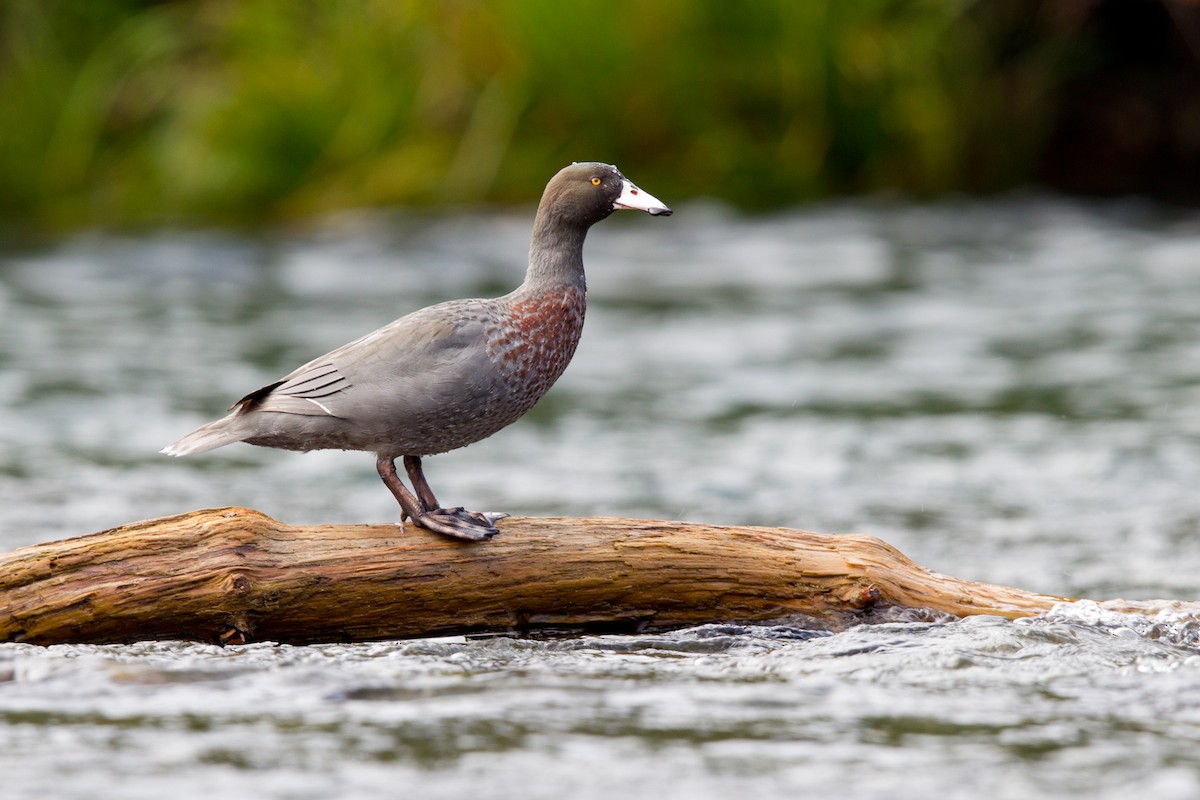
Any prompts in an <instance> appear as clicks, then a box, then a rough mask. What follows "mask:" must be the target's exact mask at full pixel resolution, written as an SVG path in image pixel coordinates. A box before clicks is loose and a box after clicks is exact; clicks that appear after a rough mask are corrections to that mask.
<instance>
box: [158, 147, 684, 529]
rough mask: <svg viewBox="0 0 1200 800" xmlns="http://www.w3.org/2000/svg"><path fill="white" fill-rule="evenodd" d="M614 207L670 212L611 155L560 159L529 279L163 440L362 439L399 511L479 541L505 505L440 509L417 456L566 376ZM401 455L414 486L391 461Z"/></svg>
mask: <svg viewBox="0 0 1200 800" xmlns="http://www.w3.org/2000/svg"><path fill="white" fill-rule="evenodd" d="M618 209H635V210H640V211H645V212H647V213H649V214H651V215H654V216H665V215H668V214H670V213H671V209H669V208H667V207H666V206H665V205H663V203H661V202H660V201H659V200H657V199H656V198H655V197H653V196H652V195H650V194H647V193H646V192H644V191H642V190H640V189H639V188H638V187H636V186H634V185H633V184H632V183H631V182H630V181H629V180H628V179H626V178H625V176H624V175H622V174H621V173H620V171H619V170H618V169H617V168H616V167H614V166H610V165H608V164H600V163H577V164H572V165H571V166H569V167H566V168H564V169H562V170H561V171H559V173H558V174H557V175H555V176H554V177H553V178H552V179H551V180H550V183H549V184H547V186H546V190H545V192H544V193H543V194H542V200H541V203H540V204H539V205H538V210H537V217H536V218H535V219H534V223H533V237H532V242H531V244H530V248H529V268H528V270H527V272H526V274H525V281H524V282H523V283H522V284H521V285H520V286H519V287H518V288H517V289H516V290H515V291H513V292H511V293H510V294H507V295H504V296H503V297H497V298H494V299H489V300H452V301H449V302H445V303H439V304H437V305H433V306H429V307H428V308H423V309H421V310H419V311H414V312H413V313H411V314H408V315H406V316H403V317H401V318H400V319H398V320H396V321H395V322H392V323H391V324H389V325H385V326H384V327H382V328H380V329H379V330H377V331H375V332H373V333H369V334H367V335H366V336H364V337H362V338H361V339H358V340H356V341H353V342H351V343H350V344H347V345H345V346H343V347H339V348H338V349H336V350H334V351H332V352H330V353H328V354H326V355H323V356H321V357H320V358H317V359H314V360H312V361H310V362H308V363H307V364H305V365H304V366H302V367H300V368H299V369H297V370H296V371H295V372H292V373H291V374H289V375H287V376H285V377H284V378H282V379H281V380H278V381H276V382H275V383H272V384H269V385H267V386H264V387H262V388H261V389H258V390H256V391H253V392H251V393H250V394H248V395H246V396H245V397H243V398H242V399H241V400H239V401H237V402H236V403H234V404H233V406H231V407H230V412H231V413H230V414H229V415H228V416H225V417H223V418H221V419H219V420H216V421H215V422H210V423H208V424H207V425H204V426H201V427H200V428H197V429H196V430H195V431H192V432H191V433H189V434H188V435H187V436H184V437H183V438H182V439H180V440H179V441H177V442H175V443H174V444H171V445H168V446H167V447H165V448H163V451H162V452H164V453H166V454H168V455H172V456H186V455H193V454H195V453H203V452H206V451H208V450H213V449H215V448H217V447H223V446H224V445H227V444H230V443H232V442H246V443H248V444H253V445H259V446H262V447H278V448H283V449H285V450H302V451H307V450H323V449H339V450H365V451H367V452H371V453H374V454H375V455H376V469H377V470H378V472H379V476H380V477H381V478H382V479H383V482H384V484H385V485H386V486H387V487H388V489H390V490H391V492H392V494H393V495H394V496H395V498H396V500H397V501H398V502H399V503H400V509H401V524H403V521H404V519H405V518H408V519H411V520H412V521H413V522H414V523H416V524H417V525H420V526H422V527H424V528H427V529H428V530H431V531H434V532H436V533H439V534H442V535H445V536H448V537H451V538H454V539H460V540H464V541H484V540H487V539H489V538H491V537H492V536H493V535H494V534H496V533H497V532H498V531H497V529H496V527H495V523H496V521H497V520H499V519H502V518H503V517H505V516H508V515H507V514H500V513H489V514H485V513H480V512H477V511H467V510H466V509H464V508H462V507H457V508H443V507H442V506H441V505H440V504H439V503H438V501H437V498H436V497H435V496H434V494H433V491H432V490H431V489H430V488H429V483H428V481H426V479H425V474H424V471H423V469H422V465H421V457H422V456H427V455H433V454H435V453H444V452H446V451H448V450H455V449H457V448H459V447H465V446H466V445H469V444H471V443H472V442H477V441H479V440H480V439H484V438H486V437H488V436H491V435H492V434H493V433H496V432H497V431H499V430H500V429H501V428H504V427H505V426H507V425H509V424H511V423H512V422H514V421H516V420H517V419H518V418H520V417H521V416H522V415H523V414H525V412H527V411H529V409H530V408H532V407H533V405H534V403H536V402H537V401H538V400H539V399H540V398H541V397H542V395H544V394H545V393H546V391H547V390H548V389H549V388H550V386H551V385H553V383H554V382H555V381H556V380H557V379H558V377H559V376H560V375H562V373H563V370H565V369H566V367H567V364H568V363H569V362H570V360H571V357H572V356H573V355H574V353H575V347H576V345H577V344H578V343H579V336H580V333H581V331H582V330H583V316H584V310H585V308H586V305H587V303H586V280H585V278H584V272H583V241H584V238H585V237H586V236H587V232H588V229H589V228H590V227H591V226H592V225H594V224H596V223H597V222H599V221H600V220H602V219H604V218H605V217H607V216H608V215H609V214H611V213H613V212H614V211H616V210H618ZM397 458H401V459H403V463H404V468H405V472H407V474H408V478H409V481H410V482H411V483H412V490H411V491H410V490H409V489H408V488H407V487H406V486H405V485H404V483H403V481H402V480H401V479H400V477H399V475H398V474H397V472H396V463H395V462H396V459H397Z"/></svg>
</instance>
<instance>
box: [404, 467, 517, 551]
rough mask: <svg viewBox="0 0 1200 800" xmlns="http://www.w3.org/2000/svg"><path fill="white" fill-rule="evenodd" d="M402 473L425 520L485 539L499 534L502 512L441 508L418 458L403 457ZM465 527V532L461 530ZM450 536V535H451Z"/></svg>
mask: <svg viewBox="0 0 1200 800" xmlns="http://www.w3.org/2000/svg"><path fill="white" fill-rule="evenodd" d="M404 471H405V472H407V473H408V479H409V480H410V481H412V485H413V490H414V491H416V493H417V499H418V500H419V501H420V503H421V508H422V515H423V517H425V518H430V517H433V518H435V519H436V521H437V522H439V523H442V524H446V525H449V526H452V527H455V528H456V529H457V530H460V531H464V532H468V533H475V532H479V531H482V532H483V533H485V534H486V535H487V537H489V538H490V537H492V536H495V535H496V534H497V533H499V532H500V531H499V529H497V528H496V522H497V520H502V519H504V518H505V517H507V516H508V514H505V513H503V512H496V511H492V512H487V513H483V512H480V511H467V510H466V509H465V508H463V507H462V506H457V507H455V508H442V507H441V505H439V504H438V501H437V497H435V496H434V494H433V489H431V488H429V481H427V480H426V479H425V470H424V468H422V466H421V457H420V456H405V457H404ZM413 521H414V522H416V523H417V524H418V525H425V526H426V527H430V529H431V530H436V531H438V532H439V533H442V532H444V531H442V530H441V529H440V528H433V527H431V526H429V525H427V524H426V522H425V521H424V520H419V519H416V518H415V517H414V518H413ZM463 526H466V527H465V530H464V528H463ZM451 535H452V534H451Z"/></svg>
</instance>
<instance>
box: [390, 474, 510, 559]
mask: <svg viewBox="0 0 1200 800" xmlns="http://www.w3.org/2000/svg"><path fill="white" fill-rule="evenodd" d="M404 467H406V469H407V470H408V471H409V476H413V475H414V473H415V476H416V477H415V479H413V488H415V489H416V495H414V494H413V493H412V492H409V491H408V487H406V486H404V483H403V482H402V481H401V480H400V475H397V474H396V462H395V459H392V458H388V457H385V456H380V457H378V458H377V459H376V470H377V471H378V473H379V477H382V479H383V482H384V486H386V487H388V488H389V489H390V491H391V494H392V497H395V498H396V501H397V503H400V507H401V511H402V512H403V515H404V516H407V517H409V518H410V519H412V521H413V522H414V523H416V524H418V525H420V527H421V528H425V529H427V530H432V531H433V533H437V534H442V535H443V536H449V537H451V539H458V540H462V541H467V542H482V541H486V540H488V539H491V537H492V536H494V535H496V534H498V533H500V531H499V530H497V529H496V528H494V527H493V525H492V523H493V522H494V521H496V519H502V518H503V517H504V516H508V515H502V516H496V517H494V518H490V517H488V516H487V515H476V513H474V512H469V511H463V510H462V509H451V510H445V509H439V507H437V500H436V499H434V498H433V493H432V492H431V491H430V486H428V483H427V482H426V481H425V475H424V474H421V469H420V459H416V464H415V468H414V467H410V465H409V464H408V459H407V458H406V463H404ZM426 499H432V500H433V507H428V506H427V505H426V504H425V500H426Z"/></svg>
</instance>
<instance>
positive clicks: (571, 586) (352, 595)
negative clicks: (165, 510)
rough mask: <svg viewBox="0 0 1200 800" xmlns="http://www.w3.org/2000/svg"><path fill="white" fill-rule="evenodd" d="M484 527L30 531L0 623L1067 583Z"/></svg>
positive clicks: (154, 525)
mask: <svg viewBox="0 0 1200 800" xmlns="http://www.w3.org/2000/svg"><path fill="white" fill-rule="evenodd" d="M500 527H501V529H502V530H501V535H500V536H498V537H496V538H495V539H494V540H492V541H490V542H486V543H483V544H475V545H465V544H461V543H457V542H453V541H450V540H447V539H443V538H441V537H438V536H435V535H433V534H430V533H428V532H426V531H423V530H421V529H419V528H415V527H412V526H408V527H406V528H405V529H404V530H401V529H400V528H398V527H397V526H396V525H320V526H291V525H285V524H283V523H280V522H277V521H275V520H273V519H271V518H270V517H267V516H265V515H263V514H261V513H259V512H257V511H252V510H249V509H244V508H224V509H211V510H203V511H194V512H191V513H188V514H182V515H179V516H174V517H163V518H160V519H153V520H148V521H145V522H137V523H132V524H129V525H124V526H122V527H119V528H114V529H112V530H108V531H103V532H101V533H95V534H91V535H89V536H82V537H78V538H74V539H67V540H63V541H57V542H48V543H45V544H39V545H34V546H31V547H26V548H22V549H20V550H16V551H14V552H11V553H7V554H3V555H0V641H19V642H30V643H38V644H55V643H66V642H74V643H84V642H91V643H102V642H132V641H138V640H149V639H190V640H198V641H218V640H219V641H245V640H249V639H254V640H259V641H263V640H269V641H279V642H290V643H311V642H328V641H366V640H371V639H390V638H403V637H413V636H432V635H441V634H450V633H468V632H480V631H503V630H514V629H516V630H530V629H537V628H548V627H549V628H588V627H596V626H601V627H604V628H608V629H625V628H635V627H640V626H647V625H648V626H654V627H671V626H681V625H689V624H698V623H703V622H714V621H763V620H771V619H780V618H783V617H787V616H791V615H797V614H803V615H813V616H819V617H823V616H832V615H839V614H862V613H863V612H864V611H865V610H868V609H877V608H880V607H890V606H907V607H912V608H926V609H933V610H937V611H942V612H947V613H950V614H953V615H956V616H966V615H971V614H994V615H1000V616H1003V617H1008V618H1015V617H1020V616H1028V615H1032V614H1037V613H1042V612H1045V611H1048V610H1049V609H1050V608H1051V607H1052V606H1053V605H1054V604H1055V603H1058V602H1061V601H1063V600H1065V599H1066V598H1062V597H1055V596H1052V595H1044V594H1036V593H1033V592H1026V591H1022V590H1020V589H1012V588H1007V587H1003V586H993V585H988V584H982V583H974V582H971V581H965V580H960V579H958V578H952V577H948V576H945V575H939V574H937V573H934V572H931V571H929V570H927V569H925V568H924V567H921V566H919V565H917V564H915V563H913V562H912V561H910V560H909V559H908V558H906V557H905V556H904V555H903V554H901V553H900V552H899V551H897V550H896V549H895V548H893V547H891V546H890V545H887V544H886V543H884V542H882V541H880V540H879V539H876V538H873V537H870V536H857V535H838V536H833V535H826V534H816V533H809V532H806V531H799V530H789V529H783V528H751V527H722V526H714V525H698V524H692V523H684V522H660V521H648V520H633V519H612V518H595V519H591V518H589V519H573V518H511V519H506V520H504V521H503V522H501V523H500Z"/></svg>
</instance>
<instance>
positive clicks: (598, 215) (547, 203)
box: [538, 162, 671, 229]
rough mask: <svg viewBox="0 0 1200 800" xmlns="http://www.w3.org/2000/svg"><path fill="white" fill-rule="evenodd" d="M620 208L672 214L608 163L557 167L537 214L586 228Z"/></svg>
mask: <svg viewBox="0 0 1200 800" xmlns="http://www.w3.org/2000/svg"><path fill="white" fill-rule="evenodd" d="M622 208H628V209H634V210H637V211H645V212H646V213H647V214H651V215H653V216H666V215H668V214H670V213H671V209H669V208H667V207H666V206H665V205H663V203H662V202H660V201H659V200H658V199H657V198H656V197H654V196H653V195H651V194H649V193H647V192H643V191H642V190H641V189H639V188H638V187H636V186H634V185H633V184H632V183H630V182H629V179H627V178H626V177H625V176H624V175H622V174H621V171H620V170H618V169H617V168H616V167H614V166H612V165H611V164H601V163H598V162H581V163H576V164H572V165H571V166H569V167H565V168H563V169H561V170H559V172H558V174H557V175H555V176H554V177H553V178H551V179H550V183H548V184H546V191H545V192H544V193H543V194H542V202H541V204H540V205H539V206H538V216H539V217H540V216H543V215H546V216H548V217H551V218H553V219H555V220H556V221H557V222H558V223H559V224H563V225H571V226H573V227H582V228H584V229H586V228H589V227H591V226H592V225H595V224H596V223H597V222H599V221H600V220H602V219H604V218H605V217H607V216H608V215H609V214H611V213H612V212H614V211H616V210H617V209H622Z"/></svg>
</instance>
